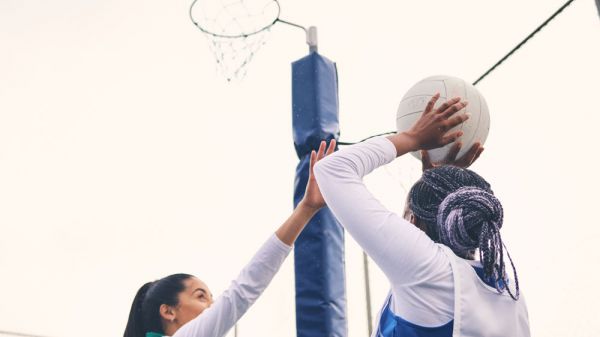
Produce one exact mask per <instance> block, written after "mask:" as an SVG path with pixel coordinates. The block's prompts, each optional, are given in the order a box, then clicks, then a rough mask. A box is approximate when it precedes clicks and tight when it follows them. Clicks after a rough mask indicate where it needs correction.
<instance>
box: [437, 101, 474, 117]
mask: <svg viewBox="0 0 600 337" xmlns="http://www.w3.org/2000/svg"><path fill="white" fill-rule="evenodd" d="M467 104H469V102H467V101H462V102H461V101H458V102H456V103H454V104H452V105H451V106H449V107H448V108H447V109H446V110H443V111H441V112H440V116H441V117H442V118H450V117H451V116H452V115H454V114H455V113H457V112H459V111H460V110H462V109H464V108H465V107H466V106H467Z"/></svg>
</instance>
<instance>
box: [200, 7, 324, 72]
mask: <svg viewBox="0 0 600 337" xmlns="http://www.w3.org/2000/svg"><path fill="white" fill-rule="evenodd" d="M280 13H281V7H280V6H279V2H278V1H277V0H194V1H193V2H192V4H191V6H190V10H189V15H190V19H191V20H192V22H193V23H194V25H195V26H196V27H198V29H199V30H200V31H201V32H203V33H204V35H205V36H206V37H207V39H208V40H209V46H210V48H211V50H212V52H213V54H214V56H215V58H216V60H217V64H218V69H219V72H220V73H221V74H222V75H223V76H224V77H225V78H226V79H227V81H231V80H233V79H241V78H243V77H244V76H245V74H246V66H247V65H248V63H250V61H251V60H252V58H253V57H254V55H255V54H256V53H257V52H258V50H259V49H260V47H261V46H262V45H264V44H265V43H266V40H267V36H268V34H269V31H270V30H271V27H272V26H273V25H275V24H276V23H277V22H281V23H284V24H287V25H290V26H293V27H297V28H301V29H303V30H304V31H305V33H306V43H307V44H308V45H309V50H310V51H316V50H317V29H316V27H309V28H308V29H307V28H305V27H303V26H301V25H297V24H295V23H291V22H288V21H285V20H282V19H280V18H279V16H280Z"/></svg>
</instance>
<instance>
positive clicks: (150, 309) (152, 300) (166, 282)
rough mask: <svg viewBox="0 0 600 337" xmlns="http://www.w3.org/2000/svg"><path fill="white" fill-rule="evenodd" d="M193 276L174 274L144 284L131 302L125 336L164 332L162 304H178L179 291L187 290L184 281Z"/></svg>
mask: <svg viewBox="0 0 600 337" xmlns="http://www.w3.org/2000/svg"><path fill="white" fill-rule="evenodd" d="M191 277H193V276H192V275H189V274H173V275H169V276H167V277H164V278H162V279H160V280H157V281H153V282H148V283H146V284H144V285H143V286H142V287H141V288H140V289H139V290H138V292H137V293H136V295H135V298H134V299H133V303H132V304H131V310H130V312H129V319H128V320H127V326H126V327H125V333H124V334H123V337H145V336H146V332H157V333H163V334H164V333H165V332H164V331H163V326H162V319H161V316H160V306H161V305H162V304H167V305H170V306H176V305H177V304H178V303H179V297H178V296H179V293H181V292H182V291H183V290H185V284H184V281H185V280H187V279H189V278H191Z"/></svg>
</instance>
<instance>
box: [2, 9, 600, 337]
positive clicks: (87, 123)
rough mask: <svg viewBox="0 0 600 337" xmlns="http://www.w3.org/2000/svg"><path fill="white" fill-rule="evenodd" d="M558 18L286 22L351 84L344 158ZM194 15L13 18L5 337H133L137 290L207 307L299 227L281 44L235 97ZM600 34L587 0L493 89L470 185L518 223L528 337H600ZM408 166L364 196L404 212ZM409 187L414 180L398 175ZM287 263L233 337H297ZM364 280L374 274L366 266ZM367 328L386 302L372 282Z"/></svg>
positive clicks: (438, 12) (350, 256) (429, 13)
mask: <svg viewBox="0 0 600 337" xmlns="http://www.w3.org/2000/svg"><path fill="white" fill-rule="evenodd" d="M562 3H563V0H535V1H534V0H530V1H517V0H510V1H509V0H507V1H502V2H497V1H495V2H493V1H474V0H471V1H466V0H460V1H393V2H392V1H379V2H373V1H371V2H368V3H367V2H364V1H361V2H358V1H341V0H332V1H326V2H325V1H318V0H303V1H295V2H291V1H285V0H284V1H282V2H281V5H282V18H284V19H287V20H291V21H293V22H298V23H300V24H304V25H316V26H317V27H318V28H319V34H320V51H321V53H322V54H323V55H325V56H327V57H328V58H330V59H332V60H334V61H336V62H337V64H338V70H339V78H340V124H341V130H342V137H341V138H342V140H346V141H352V140H358V139H362V138H364V137H366V136H369V135H372V134H375V133H380V132H384V131H389V130H393V129H394V127H395V112H396V108H397V104H398V102H399V99H400V98H401V97H402V95H403V94H404V92H405V91H406V90H407V89H408V88H409V87H410V86H411V85H412V84H413V83H415V82H416V81H418V80H420V79H421V78H423V77H426V76H429V75H433V74H448V75H454V76H458V77H462V78H465V79H467V80H468V81H472V80H475V79H476V78H477V77H478V76H479V75H481V74H482V73H483V72H484V71H485V70H487V69H488V67H490V66H491V65H492V64H493V63H495V62H496V61H497V60H498V59H499V58H500V57H501V56H503V55H504V54H505V53H506V52H507V51H509V50H510V49H511V48H512V47H513V46H514V45H515V44H516V43H518V42H519V41H520V40H521V39H522V38H523V37H524V36H526V35H527V34H528V33H529V32H531V31H532V30H533V29H534V28H535V27H537V25H538V24H539V23H541V22H542V21H543V20H545V19H546V18H547V17H548V16H549V15H550V14H551V13H553V12H554V11H555V10H556V9H557V8H558V7H560V6H561V5H562ZM189 4H190V1H177V2H173V1H148V0H146V1H139V0H131V1H117V0H105V1H75V0H56V1H40V0H31V1H17V0H2V1H0V273H1V281H0V330H10V331H19V332H28V333H34V334H40V335H46V336H55V337H76V336H77V337H78V336H82V335H85V336H88V337H105V336H119V335H121V334H122V332H123V329H124V326H125V322H126V319H127V314H128V311H129V307H130V304H131V301H132V299H133V296H134V294H135V291H136V290H137V289H138V287H139V286H141V284H143V283H144V282H146V281H149V280H152V279H155V278H159V277H162V276H165V275H167V274H170V273H174V272H188V273H192V274H195V275H197V276H198V277H200V278H201V279H203V280H205V281H206V282H207V283H208V285H209V286H210V287H211V289H212V290H213V292H214V293H220V292H221V291H222V290H224V289H225V288H226V287H227V285H228V283H229V280H231V279H232V278H233V277H235V276H236V275H237V272H238V271H239V269H240V268H241V267H242V266H243V265H244V264H245V262H246V261H247V260H248V259H249V257H250V256H251V254H252V253H253V252H254V251H255V249H257V247H258V246H259V245H260V244H261V243H262V242H263V241H264V240H265V239H266V238H267V236H268V235H269V234H270V233H271V232H272V231H273V230H274V229H275V228H276V227H277V226H279V224H280V223H282V222H283V220H284V219H285V218H286V217H287V216H288V215H289V213H290V212H291V205H292V189H293V177H294V169H295V165H296V163H297V158H296V157H295V153H294V149H293V144H292V134H291V107H290V106H291V88H290V82H291V79H290V62H292V61H294V60H296V59H298V58H301V57H303V56H304V55H305V54H306V52H307V50H306V49H307V48H306V46H305V44H304V43H303V39H304V36H303V33H302V32H300V31H299V30H296V29H293V28H290V27H287V26H283V25H279V26H275V27H274V28H273V29H272V32H271V35H270V37H269V38H268V42H267V44H266V45H265V46H263V48H262V49H261V50H260V51H259V52H258V54H257V55H256V57H255V59H254V60H253V61H252V63H251V64H250V66H249V68H248V75H247V77H246V78H245V79H244V80H243V81H241V82H238V83H234V84H232V85H228V84H226V83H225V81H224V80H223V79H222V78H221V77H219V75H218V74H217V72H216V66H215V62H214V59H213V56H212V54H211V53H210V51H209V48H208V45H207V42H206V39H205V38H204V37H203V35H202V34H201V33H200V32H199V31H198V30H197V29H196V28H195V27H194V26H193V25H192V24H191V23H190V21H189V20H188V17H187V10H188V6H189ZM599 26H600V21H599V18H598V13H597V10H596V8H595V4H594V1H593V0H577V1H575V2H574V3H573V4H572V5H571V6H570V7H569V8H567V9H566V10H565V12H564V13H563V14H561V15H560V16H559V17H558V18H557V19H556V20H554V21H553V22H552V23H551V24H550V25H549V26H548V27H546V28H545V29H544V30H543V31H542V32H541V33H539V34H538V36H536V37H535V38H534V39H533V40H532V41H531V42H530V43H528V44H527V45H526V46H525V47H524V48H522V50H520V51H519V52H517V54H515V55H514V56H513V57H512V58H511V59H509V60H508V61H507V62H506V63H505V64H503V65H502V66H501V67H500V68H498V69H497V71H496V72H494V73H492V74H491V75H490V76H489V77H488V78H487V79H485V80H484V81H483V82H482V83H481V84H480V85H479V86H478V88H479V90H480V91H481V92H482V93H483V94H484V96H485V97H486V99H487V102H488V105H489V107H490V113H491V119H492V125H491V131H490V136H489V138H488V142H487V143H486V152H485V153H484V155H483V156H482V158H481V159H480V160H479V162H478V163H477V164H476V165H475V166H474V167H473V168H474V169H475V170H477V171H478V172H480V173H481V174H482V175H483V176H484V177H486V178H487V179H488V180H489V181H490V182H492V185H493V187H494V189H495V191H496V194H497V195H498V196H499V197H500V199H501V200H502V202H503V204H504V208H505V213H506V214H505V215H506V219H505V227H504V229H503V237H504V238H505V241H506V243H507V245H508V247H509V250H510V252H511V254H512V256H513V257H514V260H515V262H516V265H517V268H518V271H519V280H520V282H521V286H522V289H523V291H524V293H525V296H526V298H527V302H528V306H529V312H530V319H531V326H532V332H533V335H534V336H567V335H568V336H598V335H600V310H598V308H597V303H599V302H600V292H598V291H597V290H596V287H597V284H598V282H599V281H600V274H599V272H598V270H597V266H598V260H599V259H600V251H599V250H598V249H597V245H598V237H599V235H600V229H599V225H600V222H599V221H598V219H597V213H598V212H597V209H596V208H597V207H598V206H597V202H598V200H599V199H598V191H599V190H600V181H599V180H600V179H599V178H598V176H597V169H596V168H595V165H596V164H597V162H598V160H597V158H596V157H595V154H597V153H598V150H597V146H598V145H599V142H598V138H597V135H598V125H600V117H599V114H598V113H599V112H600V111H599V110H598V88H599V87H598V84H597V79H598V78H600V69H599V67H598V64H597V62H598V60H600V46H599V45H598V42H599V41H600V29H599V28H600V27H599ZM416 164H417V163H416V161H414V160H413V159H412V158H403V159H400V160H399V161H397V162H395V163H394V164H392V165H390V166H389V167H387V168H385V169H380V170H379V171H377V172H376V173H374V174H373V176H371V177H369V179H368V183H369V185H370V186H371V188H372V190H373V191H374V193H375V194H376V195H377V196H378V197H379V198H380V199H381V200H382V201H383V202H384V203H385V204H386V205H389V206H390V207H391V208H393V209H397V210H400V209H401V208H402V206H403V205H402V203H403V200H404V196H405V195H404V191H403V189H402V186H403V185H406V184H407V183H408V181H409V180H410V178H414V176H415V171H414V170H415V167H416ZM406 172H408V173H406ZM292 263H293V258H292V256H290V258H288V260H287V262H286V264H285V265H284V267H283V268H282V270H281V272H280V274H279V275H278V276H277V277H276V278H275V280H274V281H273V283H272V285H271V287H270V288H269V289H268V290H267V291H266V293H265V294H264V296H263V297H262V298H261V299H260V300H259V301H258V302H257V303H256V305H255V306H254V307H253V308H252V309H251V310H250V311H249V312H248V314H247V315H246V316H245V317H244V318H243V319H242V320H241V322H240V329H239V331H240V336H241V337H246V336H258V335H260V336H294V335H295V327H294V324H295V323H294V301H293V299H294V290H293V265H292ZM371 268H372V270H374V269H376V267H375V266H374V265H373V264H371ZM346 270H347V290H348V317H349V318H348V321H349V336H351V337H358V336H366V333H367V327H366V315H365V301H364V292H363V287H364V284H363V274H362V260H361V251H360V249H359V248H358V247H357V246H356V244H355V243H354V242H353V241H352V240H351V239H350V238H348V243H347V266H346ZM371 279H372V287H373V307H374V310H377V309H378V308H379V307H380V305H381V304H382V301H383V297H384V296H385V294H386V292H387V289H388V288H387V284H386V281H385V279H384V278H383V276H382V275H381V274H380V272H379V271H378V270H374V272H373V275H372V277H371Z"/></svg>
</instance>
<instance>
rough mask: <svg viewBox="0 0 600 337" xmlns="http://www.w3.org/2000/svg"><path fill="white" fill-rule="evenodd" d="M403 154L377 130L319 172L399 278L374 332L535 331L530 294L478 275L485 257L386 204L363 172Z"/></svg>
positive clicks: (345, 215) (331, 202) (346, 218)
mask: <svg viewBox="0 0 600 337" xmlns="http://www.w3.org/2000/svg"><path fill="white" fill-rule="evenodd" d="M395 158H396V148H395V147H394V145H393V144H392V142H391V141H390V140H388V139H387V138H383V137H381V138H374V139H371V140H369V141H367V142H364V143H361V144H357V145H354V146H351V147H348V148H345V149H343V150H341V151H338V152H336V153H334V154H332V155H329V156H327V157H325V158H323V159H322V160H320V161H319V162H318V163H317V164H316V165H315V168H314V170H315V177H316V179H317V182H318V184H319V188H320V190H321V193H322V194H323V197H324V198H325V201H326V202H327V205H328V207H329V208H330V209H331V211H332V212H333V214H334V215H335V216H336V217H337V219H338V220H339V222H340V223H341V224H342V226H344V228H345V229H346V230H347V231H348V233H350V235H352V237H353V238H354V239H355V240H356V242H357V243H358V244H359V245H360V246H361V247H362V248H363V249H364V250H365V251H366V252H367V254H368V255H369V256H370V257H371V258H372V259H373V261H375V263H376V264H377V265H378V266H379V267H380V268H381V270H382V271H383V272H384V273H385V275H386V276H387V278H388V280H389V281H390V284H391V290H390V295H389V296H388V298H387V300H386V302H385V304H384V306H383V308H382V310H381V311H380V313H379V315H378V327H377V328H376V329H374V331H373V336H377V337H379V336H381V337H400V336H412V337H447V336H448V337H449V336H453V337H458V336H463V337H471V336H478V337H496V336H498V337H499V336H503V337H505V336H511V337H521V336H524V337H527V336H529V335H530V333H529V321H528V317H527V309H526V306H525V301H524V298H523V296H521V298H520V299H519V300H518V301H514V300H513V299H512V298H510V296H509V295H508V294H499V293H498V292H497V291H496V289H495V288H493V287H490V286H489V285H486V284H485V283H484V282H483V281H482V280H481V278H480V277H479V276H478V275H477V268H481V265H480V264H479V262H477V261H468V260H464V259H461V258H459V257H457V256H456V255H455V254H454V253H453V252H452V251H451V250H450V249H449V248H447V247H446V246H444V245H441V244H437V243H435V242H433V241H432V240H431V239H430V238H429V237H428V236H427V235H426V234H425V233H424V232H423V231H421V230H420V229H419V228H417V227H416V226H414V225H413V224H411V223H410V222H408V221H406V220H405V219H403V218H402V217H401V216H399V215H398V214H396V213H394V212H392V211H390V210H388V209H387V208H385V207H384V206H383V205H382V204H381V203H380V202H379V201H378V200H377V199H376V198H375V197H374V196H373V195H372V194H371V193H370V192H369V191H368V190H367V188H366V186H365V185H364V183H363V181H362V178H363V176H365V175H366V174H368V173H370V172H371V171H373V170H374V169H375V168H377V167H379V166H382V165H385V164H388V163H390V162H392V161H393V160H394V159H395Z"/></svg>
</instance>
